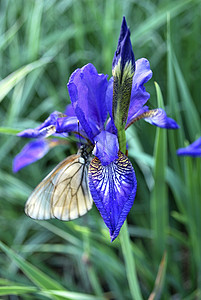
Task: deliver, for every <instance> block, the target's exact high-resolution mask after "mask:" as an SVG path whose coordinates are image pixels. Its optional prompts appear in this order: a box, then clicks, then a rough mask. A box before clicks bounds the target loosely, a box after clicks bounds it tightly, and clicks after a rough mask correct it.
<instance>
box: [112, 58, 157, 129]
mask: <svg viewBox="0 0 201 300" xmlns="http://www.w3.org/2000/svg"><path fill="white" fill-rule="evenodd" d="M151 77H152V71H151V69H150V64H149V61H148V60H147V59H146V58H141V59H138V60H137V61H136V62H135V73H134V76H133V83H132V90H131V99H130V106H129V111H128V119H127V124H128V123H130V121H131V119H133V118H134V115H136V113H137V112H138V111H139V110H140V109H142V107H143V105H144V104H145V103H146V102H147V101H148V99H149V97H150V94H149V93H148V92H146V90H145V87H144V84H145V83H146V82H147V81H149V80H150V79H151ZM113 81H114V80H113V77H112V78H110V80H109V83H108V87H107V91H106V103H107V109H108V111H109V114H110V116H112V99H113Z"/></svg>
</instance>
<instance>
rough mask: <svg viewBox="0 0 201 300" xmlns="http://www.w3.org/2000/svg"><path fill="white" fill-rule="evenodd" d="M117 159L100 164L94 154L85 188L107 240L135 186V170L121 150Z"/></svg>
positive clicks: (115, 229) (120, 221) (115, 230)
mask: <svg viewBox="0 0 201 300" xmlns="http://www.w3.org/2000/svg"><path fill="white" fill-rule="evenodd" d="M118 156H119V157H118V159H116V160H114V161H113V162H112V163H111V164H109V165H107V166H103V165H102V164H101V162H100V160H99V159H98V158H97V157H95V158H94V159H93V160H92V161H91V163H90V166H89V173H88V178H89V188H90V192H91V195H92V197H93V200H94V202H95V204H96V206H97V208H98V210H99V212H100V214H101V216H102V218H103V220H104V222H105V224H106V226H107V227H108V228H109V230H110V237H111V241H113V240H114V239H115V238H116V237H117V236H118V234H119V231H120V229H121V227H122V225H123V223H124V221H125V219H126V217H127V214H128V212H129V211H130V209H131V207H132V205H133V202H134V198H135V194H136V189H137V181H136V177H135V172H134V170H133V167H132V164H131V162H130V161H129V159H128V158H127V157H126V156H125V155H124V154H123V153H121V152H119V154H118Z"/></svg>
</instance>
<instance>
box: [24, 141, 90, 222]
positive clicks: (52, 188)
mask: <svg viewBox="0 0 201 300" xmlns="http://www.w3.org/2000/svg"><path fill="white" fill-rule="evenodd" d="M90 153H91V151H90V149H89V148H87V147H86V146H81V147H80V149H79V151H78V153H77V154H73V155H71V156H69V157H67V158H66V159H64V160H63V161H62V162H61V163H59V164H58V165H57V166H56V167H55V168H54V169H53V170H52V172H50V173H49V174H48V175H47V176H46V177H45V178H44V179H43V180H42V182H41V183H40V184H39V185H38V186H37V187H36V188H35V190H34V191H33V192H32V194H31V195H30V197H29V199H28V200H27V202H26V205H25V213H26V214H27V215H28V216H29V217H31V218H33V219H38V220H44V219H50V218H57V219H60V220H64V221H68V220H73V219H76V218H79V217H80V216H82V215H84V214H85V213H86V212H87V211H88V210H90V209H91V208H92V204H93V200H92V197H91V193H90V190H89V186H88V167H89V164H90V161H91V159H92V157H91V154H90Z"/></svg>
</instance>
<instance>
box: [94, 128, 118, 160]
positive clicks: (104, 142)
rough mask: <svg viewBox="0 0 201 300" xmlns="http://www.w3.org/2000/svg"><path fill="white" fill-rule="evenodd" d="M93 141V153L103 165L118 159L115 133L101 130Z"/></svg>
mask: <svg viewBox="0 0 201 300" xmlns="http://www.w3.org/2000/svg"><path fill="white" fill-rule="evenodd" d="M94 141H95V147H94V150H93V155H95V156H97V157H98V159H99V160H100V161H101V164H102V165H103V166H106V165H108V164H110V163H111V162H112V161H114V160H115V159H118V151H119V143H118V139H117V136H116V135H114V134H112V133H110V132H107V131H102V132H101V133H100V134H98V135H97V136H96V137H95V139H94Z"/></svg>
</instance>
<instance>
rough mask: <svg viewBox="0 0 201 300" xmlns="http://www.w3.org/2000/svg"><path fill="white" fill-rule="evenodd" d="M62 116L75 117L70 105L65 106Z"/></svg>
mask: <svg viewBox="0 0 201 300" xmlns="http://www.w3.org/2000/svg"><path fill="white" fill-rule="evenodd" d="M64 114H65V115H67V116H68V117H75V116H76V114H75V111H74V108H73V106H72V104H68V105H67V106H66V109H65V112H64Z"/></svg>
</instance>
